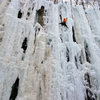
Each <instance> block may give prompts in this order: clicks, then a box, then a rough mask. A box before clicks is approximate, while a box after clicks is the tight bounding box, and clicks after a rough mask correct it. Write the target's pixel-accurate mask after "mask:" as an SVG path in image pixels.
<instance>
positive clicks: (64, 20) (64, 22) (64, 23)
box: [59, 18, 68, 28]
mask: <svg viewBox="0 0 100 100" xmlns="http://www.w3.org/2000/svg"><path fill="white" fill-rule="evenodd" d="M67 21H68V18H64V19H63V21H62V22H61V23H59V24H61V25H63V26H66V27H67V28H68V26H67V25H66V22H67Z"/></svg>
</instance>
